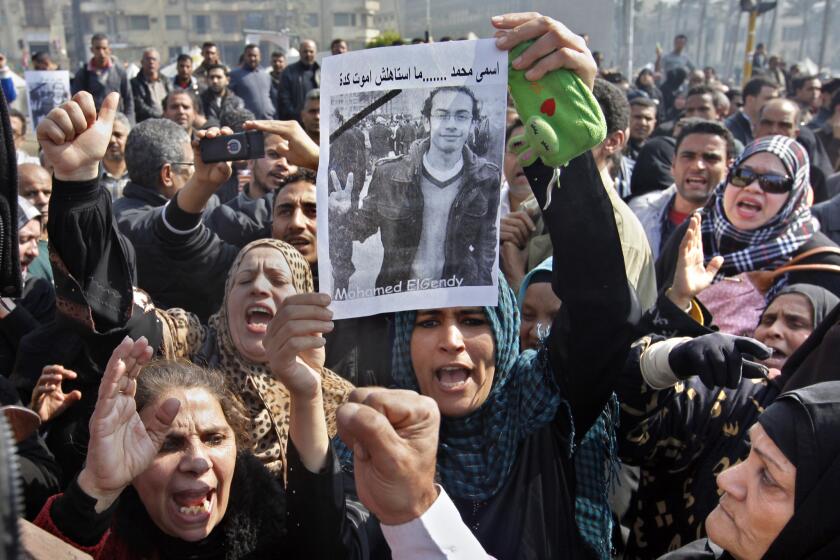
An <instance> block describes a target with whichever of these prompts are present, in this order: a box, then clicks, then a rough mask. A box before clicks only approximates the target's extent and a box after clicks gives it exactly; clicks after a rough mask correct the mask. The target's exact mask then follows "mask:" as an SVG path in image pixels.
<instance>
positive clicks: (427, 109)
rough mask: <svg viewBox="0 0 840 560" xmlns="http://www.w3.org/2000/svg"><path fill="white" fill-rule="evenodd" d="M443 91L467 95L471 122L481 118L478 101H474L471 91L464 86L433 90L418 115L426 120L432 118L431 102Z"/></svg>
mask: <svg viewBox="0 0 840 560" xmlns="http://www.w3.org/2000/svg"><path fill="white" fill-rule="evenodd" d="M444 91H453V92H457V93H463V94H465V95H468V96H469V97H470V99H472V120H474V121H477V120H478V119H479V118H481V111H479V108H478V99H476V97H475V94H474V93H473V92H472V90H471V89H469V88H468V87H465V86H450V87H442V88H438V89H433V90H432V92H431V93H430V94H429V97H427V98H426V101H425V102H424V103H423V110H422V111H420V113H421V114H422V115H423V116H424V117H426V118H427V119H430V118H431V117H432V100H433V99H434V98H435V96H436V95H437V94H439V93H441V92H444Z"/></svg>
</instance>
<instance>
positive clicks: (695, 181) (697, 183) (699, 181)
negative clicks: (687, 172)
mask: <svg viewBox="0 0 840 560" xmlns="http://www.w3.org/2000/svg"><path fill="white" fill-rule="evenodd" d="M685 184H686V185H688V186H689V187H694V188H698V189H699V188H706V185H708V184H709V182H708V181H707V180H706V179H705V177H687V178H686V180H685Z"/></svg>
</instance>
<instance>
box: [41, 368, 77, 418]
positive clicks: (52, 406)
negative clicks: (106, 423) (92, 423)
mask: <svg viewBox="0 0 840 560" xmlns="http://www.w3.org/2000/svg"><path fill="white" fill-rule="evenodd" d="M65 379H76V372H74V371H71V370H69V369H65V368H64V367H62V366H60V365H50V366H45V367H44V369H43V371H42V372H41V377H39V378H38V382H37V383H36V384H35V389H34V390H33V391H32V401H31V403H30V405H29V408H31V409H32V410H34V411H35V412H36V413H37V414H38V416H39V417H40V418H41V422H43V423H46V422H49V421H50V420H52V419H53V418H55V417H56V416H58V415H59V414H61V413H62V412H64V411H65V410H67V408H68V407H69V406H70V405H72V404H73V403H75V402H77V401H78V400H79V399H81V398H82V393H81V392H80V391H78V390H76V391H70V392H69V393H65V392H64V390H63V389H62V387H61V382H62V381H64V380H65Z"/></svg>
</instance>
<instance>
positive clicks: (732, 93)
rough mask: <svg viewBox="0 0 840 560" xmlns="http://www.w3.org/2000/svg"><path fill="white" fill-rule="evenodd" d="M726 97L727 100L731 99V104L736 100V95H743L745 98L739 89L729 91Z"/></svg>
mask: <svg viewBox="0 0 840 560" xmlns="http://www.w3.org/2000/svg"><path fill="white" fill-rule="evenodd" d="M724 95H725V96H726V98H727V99H729V101H730V102H731V101H732V100H733V99H735V96H736V95H741V96H742V97H743V95H742V93H741V90H740V89H738V88H729V91H727V92H726V93H724Z"/></svg>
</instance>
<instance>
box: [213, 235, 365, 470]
mask: <svg viewBox="0 0 840 560" xmlns="http://www.w3.org/2000/svg"><path fill="white" fill-rule="evenodd" d="M257 247H271V248H272V249H276V250H277V251H279V252H280V253H281V254H282V255H283V257H284V258H285V259H286V262H287V263H288V265H289V268H290V269H291V271H292V284H293V286H294V288H295V291H296V292H297V293H299V294H301V293H308V292H312V291H314V288H313V284H312V271H311V270H310V268H309V263H307V262H306V260H305V259H304V258H303V256H302V255H301V254H300V253H299V252H298V251H297V249H295V248H294V247H292V246H291V245H289V244H288V243H284V242H282V241H278V240H276V239H260V240H257V241H254V242H252V243H249V244H248V245H246V246H245V247H244V248H243V249H242V250H241V251H240V252H239V255H238V256H237V257H236V261H234V263H233V266H231V268H230V272H229V273H228V279H227V284H226V285H225V300H224V302H223V303H222V307H221V309H220V310H219V312H218V313H216V314H215V315H213V316H212V317H210V326H211V327H212V328H213V329H214V330H215V332H216V347H217V350H218V352H219V366H220V369H221V370H222V371H223V372H225V374H226V375H227V376H228V379H229V381H230V383H231V385H232V387H234V388H235V390H237V391H238V392H239V395H240V397H241V398H242V400H243V401H244V403H245V408H246V411H247V412H248V415H249V417H250V419H251V443H252V446H253V451H254V454H255V455H256V456H257V457H259V458H260V460H261V461H262V462H263V463H264V464H265V465H266V466H267V467H268V468H269V469H270V470H271V471H272V472H274V473H275V474H281V473H283V472H285V468H286V442H287V441H288V438H289V403H290V401H289V393H288V391H287V390H286V388H285V387H284V386H283V384H282V383H280V382H279V381H277V380H276V379H274V377H273V376H272V375H271V372H270V371H269V370H268V368H266V367H265V365H263V364H256V363H254V362H251V361H249V360H247V359H246V358H245V357H243V356H242V355H241V354H240V353H239V352H238V351H237V350H236V347H235V346H234V344H233V339H231V336H230V329H229V327H228V316H227V305H228V297H229V295H230V292H231V288H232V286H233V278H234V277H235V276H236V272H237V271H238V270H239V266H240V264H241V263H242V260H243V258H244V257H245V255H246V254H247V253H248V252H249V251H250V250H251V249H255V248H257ZM321 390H322V391H323V397H324V415H325V416H326V418H327V431H328V433H329V436H330V437H334V436H335V434H336V424H335V413H336V410H337V409H338V407H339V406H341V405H342V404H343V403H344V402H345V401H346V400H347V397H348V396H349V395H350V391H352V390H353V385H352V384H351V383H350V382H349V381H346V380H344V379H342V378H341V377H339V376H338V375H336V374H335V373H333V372H332V371H330V370H328V369H326V368H322V369H321Z"/></svg>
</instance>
